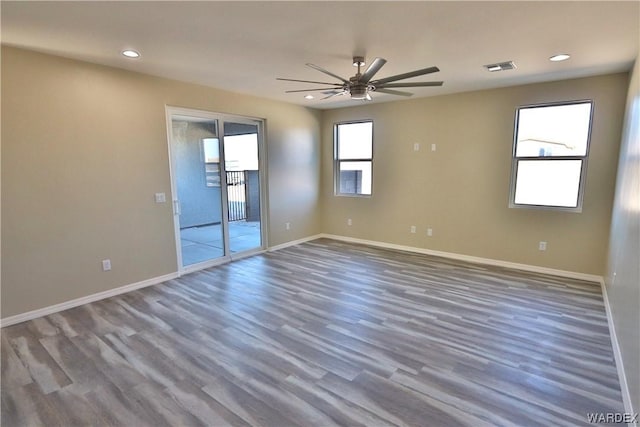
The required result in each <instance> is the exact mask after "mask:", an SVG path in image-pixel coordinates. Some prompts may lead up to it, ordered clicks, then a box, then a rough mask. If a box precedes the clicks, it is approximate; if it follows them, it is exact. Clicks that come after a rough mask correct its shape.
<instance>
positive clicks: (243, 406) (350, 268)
mask: <svg viewBox="0 0 640 427" xmlns="http://www.w3.org/2000/svg"><path fill="white" fill-rule="evenodd" d="M623 411H624V409H623V405H622V397H621V393H620V386H619V383H618V377H617V374H616V368H615V364H614V360H613V355H612V349H611V342H610V338H609V331H608V328H607V321H606V316H605V311H604V305H603V300H602V294H601V291H600V288H599V286H597V285H596V284H593V283H586V282H581V281H577V280H571V279H563V278H557V277H552V276H545V275H540V274H532V273H525V272H520V271H513V270H508V269H500V268H492V267H486V266H480V265H474V264H465V263H461V262H455V261H451V260H446V259H441V258H435V257H429V256H424V255H417V254H411V253H404V252H396V251H389V250H383V249H377V248H371V247H366V246H359V245H352V244H346V243H341V242H336V241H331V240H316V241H314V242H310V243H306V244H302V245H298V246H295V247H291V248H288V249H283V250H280V251H277V252H273V253H267V254H264V255H258V256H254V257H251V258H247V259H244V260H241V261H237V262H234V263H231V264H227V265H224V266H221V267H216V268H213V269H210V270H206V271H202V272H198V273H195V274H191V275H188V276H185V277H182V278H180V279H176V280H171V281H168V282H166V283H163V284H161V285H157V286H153V287H149V288H145V289H142V290H139V291H136V292H131V293H128V294H125V295H121V296H118V297H113V298H110V299H107V300H103V301H99V302H96V303H92V304H87V305H84V306H81V307H77V308H74V309H71V310H67V311H64V312H61V313H57V314H52V315H50V316H46V317H43V318H40V319H36V320H32V321H29V322H25V323H22V324H18V325H14V326H10V327H7V328H4V329H3V330H2V425H3V426H24V425H28V426H35V425H46V426H53V425H59V426H72V425H122V426H135V427H137V426H145V425H149V426H164V425H173V426H191V425H194V426H195V425H210V426H223V425H233V426H274V427H285V426H305V427H306V426H333V425H342V426H465V425H466V426H495V425H501V426H514V425H518V426H575V425H590V424H589V423H588V420H587V414H588V413H601V412H623Z"/></svg>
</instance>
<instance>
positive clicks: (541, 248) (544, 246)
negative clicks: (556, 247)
mask: <svg viewBox="0 0 640 427" xmlns="http://www.w3.org/2000/svg"><path fill="white" fill-rule="evenodd" d="M538 250H539V251H546V250H547V242H540V243H538Z"/></svg>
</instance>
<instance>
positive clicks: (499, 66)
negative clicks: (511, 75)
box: [484, 61, 516, 73]
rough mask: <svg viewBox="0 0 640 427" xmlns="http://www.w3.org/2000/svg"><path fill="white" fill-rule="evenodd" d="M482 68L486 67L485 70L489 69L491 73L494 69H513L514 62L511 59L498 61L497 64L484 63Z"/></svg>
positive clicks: (514, 66)
mask: <svg viewBox="0 0 640 427" xmlns="http://www.w3.org/2000/svg"><path fill="white" fill-rule="evenodd" d="M484 68H486V69H487V71H491V72H492V73H493V72H495V71H505V70H513V69H514V68H516V64H514V63H513V61H508V62H499V63H497V64H488V65H485V66H484Z"/></svg>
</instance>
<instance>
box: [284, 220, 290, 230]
mask: <svg viewBox="0 0 640 427" xmlns="http://www.w3.org/2000/svg"><path fill="white" fill-rule="evenodd" d="M284 229H285V230H291V223H290V222H285V223H284Z"/></svg>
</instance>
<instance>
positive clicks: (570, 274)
mask: <svg viewBox="0 0 640 427" xmlns="http://www.w3.org/2000/svg"><path fill="white" fill-rule="evenodd" d="M319 237H324V238H327V239H333V240H341V241H343V242H350V243H359V244H363V245H370V246H376V247H380V248H385V249H395V250H399V251H406V252H415V253H419V254H425V255H433V256H438V257H442V258H450V259H455V260H458V261H467V262H472V263H475V264H485V265H492V266H496V267H504V268H513V269H514V270H522V271H530V272H532V273H541V274H550V275H553V276H559V277H567V278H570V279H578V280H584V281H587V282H595V283H598V284H600V283H603V280H604V279H603V278H602V276H597V275H594V274H585V273H578V272H575V271H565V270H556V269H554V268H546V267H540V266H537V265H530V264H519V263H515V262H509V261H502V260H497V259H491V258H481V257H476V256H471V255H461V254H456V253H453V252H441V251H434V250H431V249H425V248H417V247H414V246H404V245H396V244H394V243H386V242H378V241H375V240H365V239H356V238H353V237H346V236H340V235H335V234H321V235H320V236H319Z"/></svg>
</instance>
